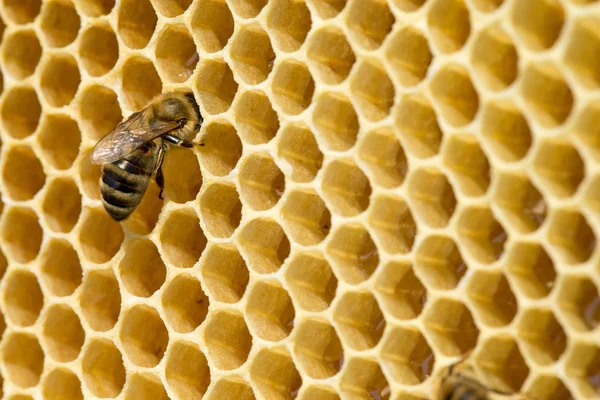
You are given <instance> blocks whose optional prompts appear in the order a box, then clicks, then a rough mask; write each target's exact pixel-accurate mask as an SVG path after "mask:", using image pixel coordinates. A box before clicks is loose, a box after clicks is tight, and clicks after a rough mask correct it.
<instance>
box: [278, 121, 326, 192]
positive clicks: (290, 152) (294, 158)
mask: <svg viewBox="0 0 600 400" xmlns="http://www.w3.org/2000/svg"><path fill="white" fill-rule="evenodd" d="M277 145H278V155H279V162H280V163H282V165H285V166H286V167H289V168H291V174H289V173H288V176H290V175H291V178H292V180H293V181H296V182H311V181H312V180H313V179H314V178H315V176H316V175H317V173H318V172H319V170H320V169H321V166H322V165H323V153H321V150H320V149H319V145H318V144H317V141H316V139H315V136H314V135H313V133H312V132H311V131H310V129H309V128H308V127H306V126H305V125H304V124H301V123H292V124H289V125H285V126H284V127H283V128H282V129H281V133H280V134H279V141H278V143H277ZM287 169H288V168H286V172H288V171H287Z"/></svg>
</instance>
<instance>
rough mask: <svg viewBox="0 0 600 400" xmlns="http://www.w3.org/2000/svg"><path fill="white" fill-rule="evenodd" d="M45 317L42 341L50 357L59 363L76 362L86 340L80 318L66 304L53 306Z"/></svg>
mask: <svg viewBox="0 0 600 400" xmlns="http://www.w3.org/2000/svg"><path fill="white" fill-rule="evenodd" d="M45 315H46V319H45V320H44V325H43V328H42V329H43V335H42V340H43V344H44V347H45V348H46V350H47V352H48V355H49V356H50V357H52V358H53V359H54V360H56V361H59V362H69V361H73V360H75V359H76V358H77V356H79V352H80V351H81V346H83V341H84V340H85V332H84V331H83V328H82V327H81V322H80V321H79V317H78V316H77V314H75V312H74V311H73V309H72V308H71V307H69V306H67V305H65V304H54V305H52V306H51V307H50V308H48V310H46V313H45Z"/></svg>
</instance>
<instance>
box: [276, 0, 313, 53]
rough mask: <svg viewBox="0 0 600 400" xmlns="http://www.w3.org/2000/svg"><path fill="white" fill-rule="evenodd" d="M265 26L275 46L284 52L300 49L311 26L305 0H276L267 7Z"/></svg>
mask: <svg viewBox="0 0 600 400" xmlns="http://www.w3.org/2000/svg"><path fill="white" fill-rule="evenodd" d="M267 26H268V27H269V28H270V33H271V34H272V35H273V41H274V42H275V46H277V47H278V48H279V49H281V50H283V51H285V52H292V51H296V50H298V49H300V47H301V46H302V44H303V43H304V41H305V40H306V35H308V32H309V31H310V29H311V27H312V20H311V16H310V12H309V11H308V7H307V6H306V2H305V1H294V0H277V1H275V2H273V5H272V6H271V8H270V9H269V14H268V15H267Z"/></svg>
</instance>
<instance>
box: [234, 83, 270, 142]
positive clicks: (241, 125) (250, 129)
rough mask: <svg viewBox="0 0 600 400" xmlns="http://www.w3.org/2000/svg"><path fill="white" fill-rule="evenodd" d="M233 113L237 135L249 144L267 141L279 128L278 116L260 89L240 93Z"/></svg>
mask: <svg viewBox="0 0 600 400" xmlns="http://www.w3.org/2000/svg"><path fill="white" fill-rule="evenodd" d="M234 115H235V123H236V127H237V130H238V132H239V135H240V136H241V138H242V139H243V140H244V142H247V143H249V144H263V143H268V142H269V141H270V140H271V139H273V138H274V137H275V134H276V133H277V130H278V129H279V117H278V115H277V113H276V112H275V111H273V107H272V106H271V102H270V101H269V98H268V97H267V95H266V94H265V93H263V92H262V91H248V92H244V93H242V95H241V97H240V99H239V101H237V103H236V108H235V111H234Z"/></svg>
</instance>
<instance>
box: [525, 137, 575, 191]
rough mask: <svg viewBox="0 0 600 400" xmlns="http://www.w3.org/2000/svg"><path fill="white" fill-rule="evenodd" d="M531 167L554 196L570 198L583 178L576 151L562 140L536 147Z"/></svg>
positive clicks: (546, 141) (545, 142) (542, 143)
mask: <svg viewBox="0 0 600 400" xmlns="http://www.w3.org/2000/svg"><path fill="white" fill-rule="evenodd" d="M533 167H534V170H535V172H536V174H537V176H538V177H539V178H540V179H541V181H542V183H543V184H544V186H546V187H547V188H548V190H550V191H551V192H552V193H553V194H554V195H555V196H559V197H568V196H572V195H573V194H574V193H575V192H576V191H577V188H578V187H579V185H580V184H581V181H582V180H583V178H584V176H585V164H584V162H583V160H582V159H581V156H580V155H579V153H578V152H577V149H576V148H575V147H574V146H573V145H572V144H571V143H569V142H567V141H563V140H553V141H550V140H544V141H541V143H540V144H539V145H538V147H537V152H536V155H535V158H534V160H533Z"/></svg>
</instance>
